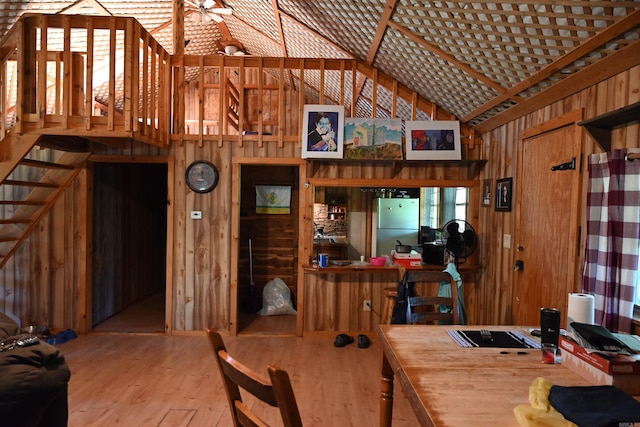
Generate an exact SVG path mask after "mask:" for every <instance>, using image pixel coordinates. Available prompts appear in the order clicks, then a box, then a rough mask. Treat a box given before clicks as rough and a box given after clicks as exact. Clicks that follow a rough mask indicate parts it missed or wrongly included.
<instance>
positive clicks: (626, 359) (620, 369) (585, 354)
mask: <svg viewBox="0 0 640 427" xmlns="http://www.w3.org/2000/svg"><path fill="white" fill-rule="evenodd" d="M558 346H559V347H560V348H561V349H562V355H563V357H564V355H565V354H567V353H569V354H571V355H573V356H575V357H576V358H577V359H579V360H582V361H584V362H585V363H588V364H589V365H591V366H593V367H594V368H597V369H599V370H600V371H602V372H604V373H605V374H608V375H640V355H626V354H614V355H609V354H605V353H600V352H589V351H587V350H585V349H584V348H583V347H581V346H580V345H579V344H578V343H576V342H575V341H573V340H572V339H570V338H568V337H565V336H560V338H559V340H558Z"/></svg>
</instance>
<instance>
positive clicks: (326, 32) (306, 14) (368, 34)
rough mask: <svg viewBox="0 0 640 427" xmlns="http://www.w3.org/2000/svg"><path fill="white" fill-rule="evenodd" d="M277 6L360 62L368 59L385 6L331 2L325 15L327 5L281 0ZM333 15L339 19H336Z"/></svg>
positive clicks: (355, 0) (362, 0)
mask: <svg viewBox="0 0 640 427" xmlns="http://www.w3.org/2000/svg"><path fill="white" fill-rule="evenodd" d="M278 5H279V7H280V8H281V9H282V10H283V11H284V12H285V13H287V14H289V15H291V16H295V17H296V19H297V20H298V21H300V22H304V23H305V25H306V26H308V27H309V28H311V29H313V30H314V31H316V32H317V33H318V34H321V35H322V36H323V37H325V38H326V39H327V40H330V41H331V42H333V43H335V44H336V45H339V46H341V47H342V48H343V49H345V50H346V51H348V52H351V53H353V54H354V55H355V56H357V57H358V58H360V59H362V60H364V59H366V58H367V55H368V53H369V46H371V41H372V40H373V36H374V35H375V32H376V28H377V26H378V21H380V15H381V14H382V11H383V9H384V3H383V2H380V1H375V0H333V1H332V2H331V14H328V13H327V5H326V4H325V3H320V2H317V3H312V2H301V1H295V0H280V1H279V2H278ZM334 14H335V15H334ZM336 15H337V16H339V17H340V18H339V19H336V18H335V16H336Z"/></svg>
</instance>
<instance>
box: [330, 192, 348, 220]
mask: <svg viewBox="0 0 640 427" xmlns="http://www.w3.org/2000/svg"><path fill="white" fill-rule="evenodd" d="M326 203H327V219H329V220H334V221H335V220H340V221H344V220H346V219H347V199H346V198H345V197H344V196H331V195H328V196H327V198H326Z"/></svg>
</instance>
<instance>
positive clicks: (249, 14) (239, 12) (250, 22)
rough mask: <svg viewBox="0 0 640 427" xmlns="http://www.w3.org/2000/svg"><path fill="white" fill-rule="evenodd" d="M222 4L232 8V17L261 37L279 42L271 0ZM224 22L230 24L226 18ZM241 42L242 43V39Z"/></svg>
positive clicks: (231, 1) (243, 0)
mask: <svg viewBox="0 0 640 427" xmlns="http://www.w3.org/2000/svg"><path fill="white" fill-rule="evenodd" d="M224 3H225V4H226V5H227V6H229V7H231V8H233V16H234V17H237V18H238V19H240V20H241V21H243V22H244V23H245V24H246V25H247V26H249V27H253V28H254V29H255V30H257V31H259V32H260V33H262V36H263V37H264V36H267V37H268V38H270V39H271V40H274V41H276V42H277V43H279V42H280V36H279V35H278V27H277V26H276V22H275V18H274V12H273V4H272V2H271V0H226V1H225V2H224ZM225 22H227V24H229V23H230V21H228V18H227V17H225ZM230 29H231V28H230ZM231 33H232V34H233V31H231ZM242 42H243V43H244V39H243V41H242ZM280 55H281V54H280Z"/></svg>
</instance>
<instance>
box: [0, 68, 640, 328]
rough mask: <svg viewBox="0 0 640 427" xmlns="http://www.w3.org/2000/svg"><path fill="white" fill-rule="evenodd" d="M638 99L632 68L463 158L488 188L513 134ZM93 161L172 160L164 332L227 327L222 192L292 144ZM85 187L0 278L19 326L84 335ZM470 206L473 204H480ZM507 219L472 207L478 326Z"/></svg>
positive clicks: (377, 172)
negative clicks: (202, 172) (201, 179)
mask: <svg viewBox="0 0 640 427" xmlns="http://www.w3.org/2000/svg"><path fill="white" fill-rule="evenodd" d="M638 100H640V67H635V68H632V69H631V70H628V71H626V72H623V73H620V74H619V75H617V76H615V77H613V78H610V79H608V80H605V81H603V82H601V83H599V84H597V85H594V86H592V87H590V88H588V89H586V90H584V91H581V92H579V93H577V94H575V95H572V96H570V97H568V98H566V99H564V100H562V101H559V102H556V103H553V104H551V105H548V106H547V107H545V108H543V109H540V110H538V111H536V112H534V113H531V114H528V115H526V116H525V117H522V118H520V119H518V120H515V121H513V122H510V123H508V124H506V125H504V126H501V127H500V128H498V129H495V130H494V131H491V132H489V133H488V134H486V135H485V136H484V140H483V145H482V146H476V147H475V148H474V149H473V150H470V151H469V150H468V152H467V153H466V155H467V156H469V157H470V158H476V159H477V158H482V159H487V160H488V163H487V164H486V165H485V167H484V169H483V170H482V173H481V174H480V176H479V179H483V178H491V179H493V180H494V182H495V179H497V178H502V177H509V176H515V174H516V170H517V166H518V165H517V160H516V159H517V154H518V153H517V152H516V151H517V146H518V145H517V141H518V134H519V133H520V132H521V131H522V130H523V129H526V128H528V127H530V126H533V125H536V124H539V123H542V122H544V121H546V120H549V119H551V118H553V117H557V116H560V115H562V114H564V113H567V112H569V111H573V110H575V109H578V108H584V109H585V118H590V117H594V116H597V115H599V114H602V113H605V112H607V111H611V110H614V109H616V108H619V107H622V106H624V105H627V104H630V103H632V102H636V101H638ZM294 105H296V104H294ZM639 133H640V131H639V127H638V125H637V124H635V125H633V126H629V127H627V128H622V129H619V130H616V131H615V133H614V138H613V146H612V148H621V147H638V146H639V143H638V141H639V138H638V134H639ZM598 151H600V149H599V147H597V146H596V145H595V143H594V141H593V140H592V139H591V138H590V137H589V136H585V141H584V152H585V153H586V154H590V153H593V152H598ZM99 154H101V155H113V156H124V157H126V158H129V159H131V160H135V158H136V157H137V156H145V157H149V156H158V157H163V158H164V157H165V156H167V155H169V156H170V157H171V161H172V162H173V164H172V165H171V167H170V169H169V170H170V172H169V176H170V182H169V193H170V200H169V203H170V206H169V209H170V216H169V218H170V219H171V220H170V223H169V224H168V228H169V230H168V235H169V238H170V240H169V245H170V250H169V251H168V259H167V261H168V267H167V270H168V277H170V280H169V286H170V289H169V293H170V296H171V299H172V301H173V303H172V305H171V306H170V307H169V309H168V310H169V321H168V323H169V326H168V330H169V332H176V333H178V332H183V331H201V330H203V329H204V328H205V327H213V328H215V329H220V330H229V328H230V322H231V319H230V303H229V301H230V299H231V296H230V288H231V284H230V276H231V272H230V248H231V244H232V229H231V223H232V221H231V216H230V214H231V193H232V186H233V185H237V183H234V182H231V176H232V174H231V173H232V167H233V162H234V161H241V160H238V159H274V158H284V159H286V158H299V157H300V147H299V145H298V144H297V143H285V144H284V145H283V146H280V145H278V144H277V143H275V142H273V143H272V142H265V143H264V144H263V145H262V146H258V144H257V143H253V142H252V143H245V144H240V143H238V141H237V140H235V141H223V143H222V145H221V146H218V145H217V144H208V145H206V146H199V145H198V144H197V143H193V142H189V143H184V144H182V145H176V146H175V147H174V148H172V149H171V151H170V152H165V151H164V150H160V149H157V148H153V147H151V146H146V145H141V144H140V145H139V144H132V145H131V147H130V148H128V149H126V150H118V149H115V148H102V150H101V151H100V152H99ZM196 159H205V160H210V161H212V162H213V163H214V164H215V165H216V166H217V167H218V170H219V171H220V182H219V185H218V187H217V188H216V189H215V190H214V191H213V192H211V193H209V194H204V195H201V194H194V193H193V192H191V191H188V190H187V189H186V187H185V185H184V171H185V168H186V166H187V165H188V164H190V163H191V162H192V161H193V160H196ZM309 169H313V168H309ZM340 169H341V170H340V172H339V175H340V176H342V177H345V178H348V179H354V180H355V179H372V178H389V179H391V178H393V177H394V176H395V175H394V169H393V167H390V166H388V165H384V166H376V165H372V164H361V165H358V164H349V165H347V166H345V167H342V166H341V167H340ZM454 172H455V171H454ZM336 173H337V172H336V170H335V168H332V167H329V168H328V170H327V171H325V175H326V176H327V177H330V176H331V175H332V174H336ZM451 174H452V171H451V169H450V168H418V167H410V168H406V169H402V170H401V171H400V172H399V176H400V177H401V178H402V179H450V177H451ZM454 175H457V172H455V173H454ZM585 176H586V175H585ZM90 182H91V181H90V180H89V178H88V177H87V174H86V173H84V172H83V173H81V175H80V176H79V177H78V178H77V179H76V181H75V182H74V184H73V186H72V187H71V188H69V189H68V190H67V191H66V193H65V194H64V197H62V198H61V199H60V200H59V201H58V202H57V203H56V205H55V207H54V208H53V210H52V211H51V212H50V213H49V214H48V215H47V216H46V218H45V219H44V220H43V221H42V222H41V223H40V224H39V226H38V227H37V229H36V230H35V231H34V233H33V234H32V236H31V237H30V238H29V239H28V240H27V241H26V242H25V243H24V244H23V246H22V247H21V248H20V250H19V251H18V253H17V254H16V256H15V257H14V259H13V260H12V261H11V262H9V263H8V264H7V266H5V268H4V269H3V270H2V271H0V293H1V295H2V298H0V310H2V311H5V312H9V313H13V314H15V315H17V316H18V317H20V318H21V319H22V320H23V321H24V322H30V321H38V322H39V323H43V324H47V325H49V326H50V327H54V328H74V329H76V330H78V331H80V332H82V331H84V330H86V314H87V313H86V301H87V298H88V296H87V294H86V293H87V291H86V286H85V284H86V282H87V281H88V277H90V275H91V272H90V270H89V269H90V266H87V264H86V263H85V261H84V260H86V259H87V254H88V252H89V248H88V247H87V234H86V231H87V229H88V224H87V223H88V219H87V218H88V215H89V212H88V208H87V204H86V201H87V195H88V194H89V193H90V191H91V188H90ZM583 191H584V189H583ZM477 203H478V205H479V203H480V202H479V200H478V202H477ZM192 210H200V211H202V212H203V219H204V220H202V221H197V222H196V221H191V220H190V219H189V213H190V211H192ZM513 215H514V214H513V213H503V212H501V213H496V212H495V211H494V210H493V209H492V208H480V207H479V214H478V222H479V229H480V230H481V231H480V246H479V251H478V254H479V261H480V263H481V265H483V268H482V270H481V271H480V273H479V280H478V283H477V286H476V287H475V288H474V289H473V291H472V292H471V293H470V294H469V295H468V296H467V298H468V299H467V304H469V303H471V304H473V305H474V306H475V310H476V311H477V315H476V320H477V321H478V322H479V323H487V324H489V323H505V322H508V321H509V318H510V310H511V307H510V301H511V292H512V282H513V250H512V249H511V250H507V249H502V247H501V244H502V241H501V238H502V235H503V234H513V232H514V227H515V218H514V216H513Z"/></svg>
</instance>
